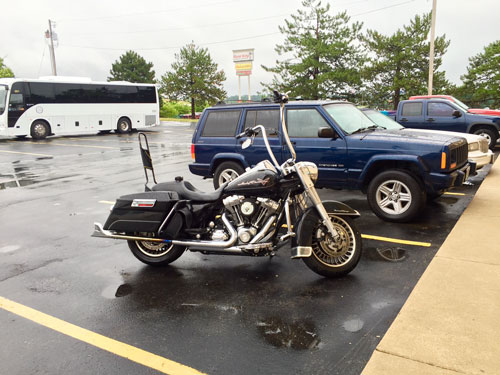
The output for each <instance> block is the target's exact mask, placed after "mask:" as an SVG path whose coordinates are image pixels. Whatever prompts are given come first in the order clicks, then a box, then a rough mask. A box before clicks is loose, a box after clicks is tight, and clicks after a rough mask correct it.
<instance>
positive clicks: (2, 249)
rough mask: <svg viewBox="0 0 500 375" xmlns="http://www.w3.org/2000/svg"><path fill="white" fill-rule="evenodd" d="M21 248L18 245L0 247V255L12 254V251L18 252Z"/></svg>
mask: <svg viewBox="0 0 500 375" xmlns="http://www.w3.org/2000/svg"><path fill="white" fill-rule="evenodd" d="M20 248H21V246H19V245H8V246H4V247H0V253H2V254H6V253H12V252H13V251H16V250H19V249H20Z"/></svg>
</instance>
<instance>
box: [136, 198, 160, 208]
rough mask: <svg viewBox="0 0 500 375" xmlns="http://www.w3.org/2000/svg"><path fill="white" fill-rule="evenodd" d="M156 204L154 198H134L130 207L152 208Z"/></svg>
mask: <svg viewBox="0 0 500 375" xmlns="http://www.w3.org/2000/svg"><path fill="white" fill-rule="evenodd" d="M155 204H156V199H134V200H133V201H132V204H131V205H130V206H131V207H144V208H152V207H154V206H155Z"/></svg>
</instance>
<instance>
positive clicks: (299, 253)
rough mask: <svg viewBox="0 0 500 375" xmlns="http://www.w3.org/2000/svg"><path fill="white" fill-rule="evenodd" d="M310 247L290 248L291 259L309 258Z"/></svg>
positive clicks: (310, 253)
mask: <svg viewBox="0 0 500 375" xmlns="http://www.w3.org/2000/svg"><path fill="white" fill-rule="evenodd" d="M312 251H313V249H312V247H311V246H297V247H293V248H292V255H291V258H292V259H298V258H309V257H310V256H311V255H312Z"/></svg>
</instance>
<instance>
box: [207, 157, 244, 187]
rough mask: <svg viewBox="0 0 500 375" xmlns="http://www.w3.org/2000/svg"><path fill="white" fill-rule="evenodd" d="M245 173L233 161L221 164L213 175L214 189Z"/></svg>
mask: <svg viewBox="0 0 500 375" xmlns="http://www.w3.org/2000/svg"><path fill="white" fill-rule="evenodd" d="M243 172H245V170H244V169H243V167H242V166H241V165H240V164H238V163H236V162H234V161H225V162H224V163H221V164H220V165H219V166H218V167H217V168H216V169H215V173H214V188H215V189H218V188H219V187H220V186H222V185H224V184H225V183H226V182H228V181H232V180H234V179H235V178H236V177H239V176H241V175H242V174H243Z"/></svg>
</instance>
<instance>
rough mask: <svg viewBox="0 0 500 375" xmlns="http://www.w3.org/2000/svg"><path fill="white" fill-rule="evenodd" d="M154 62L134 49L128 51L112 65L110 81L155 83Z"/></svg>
mask: <svg viewBox="0 0 500 375" xmlns="http://www.w3.org/2000/svg"><path fill="white" fill-rule="evenodd" d="M152 68H153V63H151V62H150V63H148V62H146V60H144V58H143V57H142V56H140V55H138V54H137V53H136V52H134V51H127V52H126V53H125V54H123V55H121V56H120V59H119V60H117V61H115V62H114V64H113V65H112V66H111V70H110V71H109V74H110V75H111V76H110V77H108V81H128V82H136V83H154V82H155V71H154V70H152Z"/></svg>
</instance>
